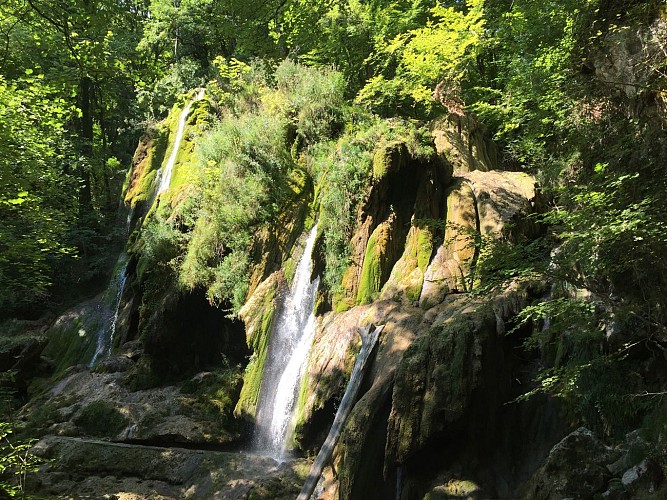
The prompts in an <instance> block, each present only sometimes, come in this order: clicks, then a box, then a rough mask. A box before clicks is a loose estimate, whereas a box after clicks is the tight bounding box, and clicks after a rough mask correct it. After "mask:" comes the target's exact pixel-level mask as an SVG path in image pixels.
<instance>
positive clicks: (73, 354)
mask: <svg viewBox="0 0 667 500" xmlns="http://www.w3.org/2000/svg"><path fill="white" fill-rule="evenodd" d="M95 304H97V303H95ZM95 313H96V311H95V310H94V308H93V306H88V307H86V308H85V309H83V310H81V311H79V312H77V314H75V315H73V316H72V317H70V318H68V319H67V320H65V321H63V322H61V323H60V324H58V325H57V326H55V327H53V328H51V329H50V330H49V331H48V332H47V334H46V335H47V337H48V339H49V341H48V344H47V345H46V347H45V348H44V355H45V356H47V357H48V358H50V359H53V360H54V361H55V363H56V369H55V375H58V374H60V373H62V372H63V371H64V370H66V369H67V368H69V367H70V366H75V365H78V364H85V363H88V362H89V361H90V360H91V359H92V357H93V354H95V348H96V346H97V335H98V333H99V329H100V327H101V324H100V322H99V320H98V315H97V314H95Z"/></svg>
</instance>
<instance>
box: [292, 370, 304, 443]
mask: <svg viewBox="0 0 667 500" xmlns="http://www.w3.org/2000/svg"><path fill="white" fill-rule="evenodd" d="M307 373H308V372H306V376H304V377H301V385H300V386H299V395H298V397H297V401H296V410H295V411H294V434H293V435H292V442H291V443H290V444H291V447H292V448H293V449H302V448H303V447H302V446H301V443H300V442H299V436H300V435H301V430H302V428H303V425H304V424H305V423H306V420H307V418H308V415H306V402H307V401H308V376H307Z"/></svg>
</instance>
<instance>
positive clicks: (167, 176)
mask: <svg viewBox="0 0 667 500" xmlns="http://www.w3.org/2000/svg"><path fill="white" fill-rule="evenodd" d="M203 98H204V89H199V92H198V93H197V96H196V97H195V98H194V99H193V100H192V101H190V102H188V103H187V104H186V106H185V107H184V108H183V111H181V116H180V117H179V120H178V129H177V130H176V138H175V139H174V147H173V148H172V150H171V154H170V155H169V159H168V160H167V164H166V165H165V166H164V168H163V169H161V170H160V183H159V187H158V190H157V193H158V194H161V193H164V192H165V191H166V190H167V189H169V185H170V184H171V175H172V173H173V171H174V165H175V164H176V157H177V156H178V150H179V148H180V147H181V141H182V140H183V132H184V131H185V124H186V123H187V120H188V115H189V114H190V109H191V108H192V105H193V104H194V103H195V101H201V100H202V99H203Z"/></svg>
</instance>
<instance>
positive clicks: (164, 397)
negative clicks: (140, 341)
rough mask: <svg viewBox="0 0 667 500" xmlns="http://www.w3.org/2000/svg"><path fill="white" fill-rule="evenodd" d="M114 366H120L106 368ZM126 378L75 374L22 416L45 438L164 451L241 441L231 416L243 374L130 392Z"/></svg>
mask: <svg viewBox="0 0 667 500" xmlns="http://www.w3.org/2000/svg"><path fill="white" fill-rule="evenodd" d="M121 358H122V357H121ZM125 359H127V358H125ZM130 363H131V361H130ZM112 364H116V363H112V360H110V361H109V362H108V363H107V365H112ZM126 379H127V373H123V372H116V373H96V372H90V371H89V370H86V369H83V368H81V369H80V370H73V372H72V373H70V374H69V375H67V376H65V377H64V378H63V379H62V380H61V381H60V382H58V383H57V384H56V385H55V386H54V387H53V388H52V389H51V390H50V391H49V392H48V393H47V394H45V395H43V396H40V397H38V398H36V399H35V400H33V401H32V402H31V403H30V404H29V405H28V406H26V407H25V408H24V409H23V411H22V413H21V417H22V419H23V420H25V421H26V422H27V423H28V425H30V426H32V427H33V428H34V430H35V432H36V433H39V434H41V435H43V434H52V435H59V436H71V437H86V436H88V437H99V438H106V439H111V440H114V441H118V442H144V443H161V444H163V445H165V446H166V445H170V444H177V443H180V444H190V445H204V444H208V445H216V446H223V445H229V444H231V443H235V442H238V440H239V438H240V434H239V432H238V431H236V432H235V431H234V429H235V426H234V425H233V422H232V417H231V414H232V410H233V401H234V400H235V399H236V396H235V393H238V390H239V384H238V382H239V373H238V372H236V373H234V372H233V371H230V372H226V373H223V372H218V373H211V372H204V373H201V374H198V375H197V376H195V377H193V378H192V379H191V380H189V381H188V382H186V383H185V384H183V385H182V386H181V387H177V386H165V387H159V388H154V389H146V390H139V391H133V390H131V389H130V388H128V386H127V384H126Z"/></svg>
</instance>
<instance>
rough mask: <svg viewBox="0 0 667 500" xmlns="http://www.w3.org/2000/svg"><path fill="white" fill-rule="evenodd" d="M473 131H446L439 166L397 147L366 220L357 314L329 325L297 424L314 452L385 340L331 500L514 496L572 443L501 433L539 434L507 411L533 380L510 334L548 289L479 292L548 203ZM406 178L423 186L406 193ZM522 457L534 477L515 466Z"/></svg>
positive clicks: (353, 283) (554, 431) (354, 282)
mask: <svg viewBox="0 0 667 500" xmlns="http://www.w3.org/2000/svg"><path fill="white" fill-rule="evenodd" d="M473 123H474V122H473V121H472V120H469V121H466V122H465V123H464V122H461V123H458V122H457V123H453V122H452V121H451V120H450V121H444V122H442V123H440V122H438V123H436V124H435V125H434V128H433V135H434V137H435V141H436V148H437V150H438V152H439V153H440V156H439V158H438V160H437V161H435V160H434V161H431V163H428V164H419V163H416V164H415V163H414V161H413V162H412V163H411V160H410V159H408V158H404V157H402V156H401V152H400V151H401V149H400V148H398V147H396V148H395V152H394V153H393V156H392V162H391V167H390V168H389V170H388V172H389V173H390V174H392V175H393V176H392V175H388V176H385V177H383V178H382V180H381V181H380V183H379V184H376V185H374V186H373V188H372V189H371V191H370V194H369V197H368V201H367V203H366V204H365V205H364V207H362V211H361V213H360V214H359V217H358V224H357V230H356V232H355V234H354V237H353V240H352V246H353V248H354V254H353V255H354V256H353V264H352V266H351V267H350V268H349V269H348V272H347V274H346V275H345V277H344V280H343V285H344V287H345V292H344V293H346V294H347V295H346V297H347V298H346V299H345V300H346V301H347V302H345V307H348V308H349V307H351V306H352V305H353V304H357V305H356V306H354V307H351V308H350V309H349V310H347V311H343V312H340V311H339V312H337V310H334V311H332V312H328V313H326V314H324V315H323V316H322V317H321V318H320V321H319V326H318V330H317V333H316V339H315V342H314V346H313V350H312V351H311V357H310V363H309V368H308V374H307V379H306V381H305V383H304V387H303V390H302V395H301V400H300V411H299V414H298V423H297V440H298V441H299V443H300V445H301V446H302V447H303V448H305V449H312V448H316V447H317V446H318V444H319V443H321V441H322V439H323V438H324V435H326V431H327V430H328V426H329V425H330V423H331V420H332V419H333V413H334V408H335V406H336V402H337V401H338V400H339V399H340V397H341V395H342V391H343V388H344V385H345V379H346V378H347V377H349V373H350V370H351V367H352V364H353V359H354V357H353V356H354V354H353V353H354V352H356V351H357V350H358V345H357V342H356V340H355V338H354V328H355V327H356V326H359V325H364V324H368V323H374V324H384V325H385V329H384V331H383V334H382V337H381V340H380V345H379V347H378V350H377V354H376V359H375V364H374V365H373V366H372V367H371V369H370V373H369V374H368V376H367V379H368V380H367V381H366V382H365V384H364V387H362V392H365V393H364V395H363V396H362V397H361V398H360V400H359V401H358V403H357V405H356V406H355V408H354V409H353V410H352V413H351V415H350V417H349V419H348V422H347V424H346V427H345V429H344V431H343V434H342V436H341V443H340V445H339V446H338V448H337V451H336V453H335V457H334V464H333V468H332V470H331V471H330V472H329V473H328V475H327V478H328V479H327V481H326V484H327V492H326V493H325V497H327V498H328V497H331V498H352V499H354V498H378V499H379V498H394V497H398V496H400V495H403V497H402V498H421V497H423V496H424V495H425V494H428V495H430V498H446V496H438V495H444V494H445V493H443V492H450V493H447V494H449V495H454V496H455V495H458V494H465V495H468V496H469V497H470V498H476V496H475V495H478V496H477V497H479V498H486V497H487V496H484V495H490V496H496V495H497V496H502V495H508V494H510V492H511V491H513V489H514V488H516V487H517V486H518V483H519V482H520V481H521V480H525V479H526V478H527V477H528V473H529V472H530V471H532V469H531V467H534V466H535V463H537V461H538V457H543V456H545V455H546V453H547V451H548V449H549V446H550V444H549V443H552V442H553V440H554V439H555V437H556V436H558V435H559V432H562V431H560V430H559V428H558V425H557V424H555V423H554V421H553V420H549V419H550V416H548V415H543V416H540V417H538V420H539V419H541V421H542V425H543V426H544V427H543V429H542V431H543V434H545V435H548V439H545V440H544V442H542V441H540V444H539V445H536V446H535V447H534V448H531V449H528V448H523V449H512V448H511V447H512V445H511V444H510V442H509V440H504V439H503V438H502V437H501V436H502V434H503V433H502V425H505V426H507V428H508V429H509V428H516V426H517V425H518V424H512V423H511V421H512V420H518V421H521V422H522V425H527V426H529V427H531V429H532V430H531V432H534V433H535V434H539V432H540V431H539V430H536V428H537V424H536V423H535V421H530V418H534V417H527V415H528V413H530V412H526V413H525V414H524V413H522V412H523V411H524V410H523V409H517V408H512V409H505V408H504V407H503V406H504V404H505V403H507V402H508V401H511V400H512V399H513V398H514V397H516V396H518V395H519V394H520V389H519V387H518V385H519V382H518V381H519V380H523V381H525V382H527V380H526V376H527V373H525V372H528V371H529V370H530V368H529V367H527V366H526V365H524V364H522V363H521V362H520V361H519V360H518V359H517V358H516V356H515V354H514V353H513V349H515V348H516V346H517V345H518V344H517V343H518V342H520V341H518V340H516V339H512V340H508V339H505V338H504V332H505V331H506V330H507V328H506V327H505V323H506V322H509V321H511V320H512V318H513V316H514V315H515V314H516V313H517V312H519V311H520V310H521V309H522V308H523V307H524V306H525V305H526V304H527V303H528V302H529V301H530V300H531V297H535V296H536V295H537V294H539V293H541V289H542V286H541V285H540V284H537V283H518V282H517V283H514V284H513V285H512V286H511V287H509V288H508V289H506V290H504V291H502V292H500V293H496V294H495V295H491V296H477V297H475V296H472V295H470V294H469V293H466V292H469V291H470V290H471V289H473V288H475V287H476V286H477V278H476V277H475V273H474V271H475V267H476V265H477V264H478V262H479V260H480V258H482V257H481V256H480V239H481V238H486V239H494V238H501V237H503V238H510V239H512V238H520V237H529V236H531V235H532V234H534V232H535V228H534V227H532V226H531V225H530V224H525V223H524V224H523V225H521V223H522V222H523V218H524V217H525V215H527V214H530V213H532V212H533V211H534V210H535V209H536V202H537V196H538V193H537V191H536V188H535V181H534V179H532V178H531V177H530V176H528V175H525V174H522V173H517V172H500V171H496V170H494V169H493V168H494V164H493V158H494V154H493V153H492V152H493V146H492V145H486V146H485V145H484V144H483V141H482V137H483V134H482V131H481V129H478V130H469V129H468V128H466V126H470V125H472V124H473ZM459 126H460V127H461V129H459V128H458V127H459ZM482 170H484V171H482ZM451 172H454V175H453V176H452V175H451ZM408 173H412V176H413V178H414V179H416V181H412V182H409V183H408V182H407V181H406V179H405V178H404V177H403V176H404V175H408ZM398 186H401V187H402V188H403V189H404V191H403V192H404V194H403V195H402V196H403V201H402V203H401V204H399V202H398V201H397V199H396V196H397V195H396V194H395V193H397V192H398V191H397V190H398V189H399V187H398ZM392 193H394V194H392ZM406 200H407V201H406ZM408 202H409V203H408ZM397 207H400V209H398V208H397ZM406 221H409V222H407V223H406ZM398 222H400V223H398ZM350 292H351V293H350ZM338 309H340V308H338ZM343 309H344V308H343ZM547 406H548V405H547ZM545 420H547V421H548V423H546V424H545ZM479 429H482V431H481V432H480V431H479ZM517 430H518V429H517ZM534 437H535V436H534ZM558 437H560V436H558ZM550 440H551V441H550ZM538 441H539V440H538V439H537V438H536V439H534V440H533V442H534V443H535V442H538ZM519 448H520V447H519ZM488 449H495V450H501V451H496V453H497V456H496V457H495V463H491V462H493V461H491V462H490V461H489V459H488V458H486V459H485V458H483V457H484V456H485V454H486V453H487V451H488ZM522 454H523V455H524V456H522V457H521V455H522ZM519 457H521V460H522V461H523V462H522V463H523V465H516V464H514V465H511V464H512V461H513V460H514V461H516V460H517V459H518V458H519ZM529 457H530V458H529ZM529 462H530V463H529ZM454 463H457V464H459V465H458V469H457V468H456V467H454V468H452V464H454ZM482 464H484V465H482ZM484 467H486V468H487V469H488V470H487V471H486V472H480V470H479V469H480V468H484ZM511 468H514V471H513V472H512V473H510V472H509V470H510V469H511ZM512 474H514V475H513V476H512ZM503 475H506V476H508V477H513V479H512V480H510V481H506V480H501V479H499V478H500V477H502V476H503ZM437 478H440V479H437ZM438 481H440V482H438ZM510 483H511V484H510ZM429 484H431V486H430V488H431V490H429V489H428V488H429V486H428V485H429ZM397 485H399V486H397ZM397 488H398V489H397ZM429 491H430V492H429ZM327 495H329V496H327ZM452 497H453V496H452Z"/></svg>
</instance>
